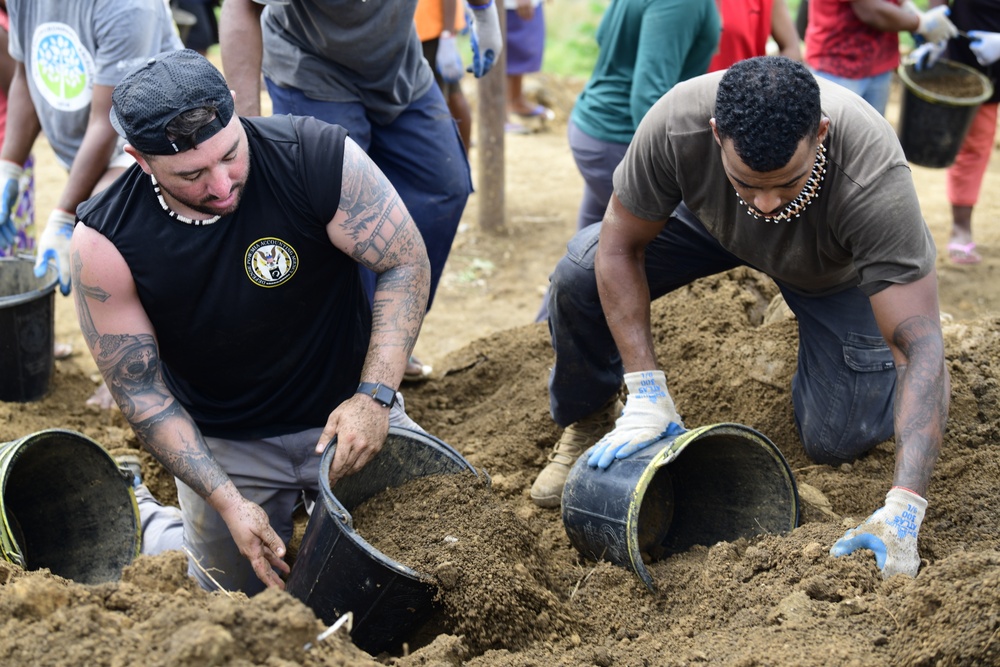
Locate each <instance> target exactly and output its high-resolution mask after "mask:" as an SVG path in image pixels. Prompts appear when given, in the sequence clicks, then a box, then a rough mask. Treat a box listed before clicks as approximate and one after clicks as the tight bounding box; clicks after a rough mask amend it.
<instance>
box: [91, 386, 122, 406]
mask: <svg viewBox="0 0 1000 667" xmlns="http://www.w3.org/2000/svg"><path fill="white" fill-rule="evenodd" d="M87 405H92V406H94V407H96V408H99V409H101V410H112V409H114V408H117V407H118V404H117V403H115V399H113V398H111V390H110V389H108V385H107V384H106V383H104V382H102V383H101V386H100V387H98V388H97V391H95V392H94V394H93V396H91V397H90V398H88V399H87Z"/></svg>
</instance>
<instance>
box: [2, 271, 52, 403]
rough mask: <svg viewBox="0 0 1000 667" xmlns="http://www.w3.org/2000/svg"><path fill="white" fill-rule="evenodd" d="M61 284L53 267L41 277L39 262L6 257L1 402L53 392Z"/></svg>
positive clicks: (25, 400) (28, 398) (23, 400)
mask: <svg viewBox="0 0 1000 667" xmlns="http://www.w3.org/2000/svg"><path fill="white" fill-rule="evenodd" d="M58 282H59V274H58V273H57V272H56V270H55V269H54V268H52V267H51V266H50V267H49V268H48V271H46V273H45V277H44V278H36V277H35V271H34V261H33V260H30V259H26V258H23V257H4V258H3V259H0V401H11V402H19V403H26V402H28V401H37V400H39V399H41V398H42V397H43V396H45V393H46V392H47V391H48V390H49V383H50V382H51V381H52V369H53V363H54V355H53V352H52V346H53V344H54V342H55V294H54V293H55V289H56V284H57V283H58Z"/></svg>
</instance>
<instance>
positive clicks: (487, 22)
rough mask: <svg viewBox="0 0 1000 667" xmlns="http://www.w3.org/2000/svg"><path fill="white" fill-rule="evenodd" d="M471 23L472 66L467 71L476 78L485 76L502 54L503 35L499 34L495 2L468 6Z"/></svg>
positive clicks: (498, 20)
mask: <svg viewBox="0 0 1000 667" xmlns="http://www.w3.org/2000/svg"><path fill="white" fill-rule="evenodd" d="M468 7H469V11H470V12H471V13H472V23H471V25H470V26H469V28H470V30H469V33H470V34H469V39H470V41H471V42H472V66H471V67H470V68H469V69H468V71H469V72H472V73H473V74H475V75H476V78H477V79H478V78H479V77H481V76H483V75H485V74H486V73H487V72H489V71H490V69H491V68H492V67H493V63H495V62H496V61H497V58H499V57H500V53H501V52H503V35H502V34H501V33H500V17H499V16H498V15H497V6H496V2H494V1H493V0H490V2H489V3H488V4H486V5H472V4H469V5H468Z"/></svg>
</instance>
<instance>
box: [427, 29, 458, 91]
mask: <svg viewBox="0 0 1000 667" xmlns="http://www.w3.org/2000/svg"><path fill="white" fill-rule="evenodd" d="M434 66H435V67H436V68H437V71H438V73H439V74H440V75H441V78H442V79H444V80H445V81H447V82H448V83H458V81H459V79H461V78H462V75H463V74H465V63H463V62H462V56H461V55H460V54H459V53H458V43H457V42H456V40H455V36H454V35H453V34H451V33H450V32H443V33H441V36H440V37H438V50H437V58H436V59H435V62H434Z"/></svg>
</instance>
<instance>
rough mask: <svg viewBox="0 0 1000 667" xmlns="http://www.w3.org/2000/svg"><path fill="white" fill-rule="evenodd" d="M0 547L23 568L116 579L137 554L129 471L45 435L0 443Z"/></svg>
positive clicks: (75, 442)
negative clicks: (0, 521) (0, 522)
mask: <svg viewBox="0 0 1000 667" xmlns="http://www.w3.org/2000/svg"><path fill="white" fill-rule="evenodd" d="M0 510H2V511H0V515H2V516H0V518H2V521H3V524H2V526H0V529H2V530H0V549H2V550H3V558H4V560H6V561H8V562H10V563H15V564H17V565H20V566H21V567H23V568H24V569H26V570H41V569H46V568H47V569H48V570H50V571H51V572H52V573H53V574H56V575H59V576H60V577H64V578H66V579H72V580H73V581H77V582H79V583H82V584H98V583H102V582H106V581H117V580H118V579H120V578H121V573H122V570H123V569H124V568H125V566H126V565H128V564H129V563H131V562H132V561H133V560H134V559H135V557H136V556H138V555H139V549H140V547H141V541H142V537H141V530H142V529H141V526H140V521H139V508H138V506H137V505H136V500H135V492H134V490H133V488H132V475H131V473H125V472H123V471H122V470H121V469H120V468H119V466H118V464H117V463H116V462H115V460H114V458H113V457H112V456H111V455H110V454H109V453H108V452H107V451H106V450H105V449H104V448H103V447H101V446H100V445H99V444H97V443H96V442H94V441H93V440H91V439H89V438H87V437H86V436H84V435H81V434H80V433H76V432H74V431H65V430H62V429H48V430H45V431H39V432H37V433H32V434H31V435H27V436H25V437H23V438H21V439H19V440H14V441H13V442H7V443H3V444H0Z"/></svg>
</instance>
